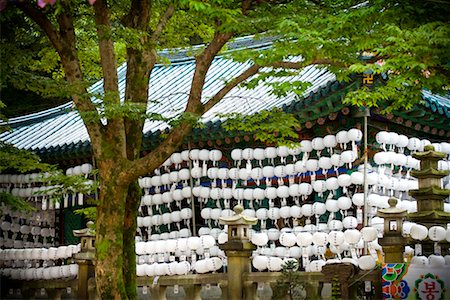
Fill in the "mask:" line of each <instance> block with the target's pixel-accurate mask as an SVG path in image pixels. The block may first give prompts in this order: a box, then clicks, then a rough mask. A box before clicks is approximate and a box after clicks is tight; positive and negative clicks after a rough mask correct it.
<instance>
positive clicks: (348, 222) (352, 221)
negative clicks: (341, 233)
mask: <svg viewBox="0 0 450 300" xmlns="http://www.w3.org/2000/svg"><path fill="white" fill-rule="evenodd" d="M342 224H343V225H344V228H356V227H357V226H358V219H356V218H355V217H353V216H347V217H345V218H344V219H343V220H342Z"/></svg>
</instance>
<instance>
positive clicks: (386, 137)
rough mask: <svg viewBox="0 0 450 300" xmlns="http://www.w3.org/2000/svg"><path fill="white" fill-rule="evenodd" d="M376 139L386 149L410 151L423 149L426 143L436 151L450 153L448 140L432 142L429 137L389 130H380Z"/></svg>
mask: <svg viewBox="0 0 450 300" xmlns="http://www.w3.org/2000/svg"><path fill="white" fill-rule="evenodd" d="M375 139H376V141H377V143H378V144H380V145H381V147H382V148H383V149H384V151H388V150H390V151H393V150H398V151H399V152H400V153H404V150H405V149H408V150H409V151H410V152H416V151H423V149H424V147H425V146H426V145H433V146H434V149H435V150H436V151H440V152H444V153H446V154H450V144H449V143H447V142H441V143H431V142H430V141H429V140H427V139H419V138H416V137H411V138H408V137H407V136H405V135H403V134H398V133H396V132H387V131H380V132H378V133H377V135H376V136H375Z"/></svg>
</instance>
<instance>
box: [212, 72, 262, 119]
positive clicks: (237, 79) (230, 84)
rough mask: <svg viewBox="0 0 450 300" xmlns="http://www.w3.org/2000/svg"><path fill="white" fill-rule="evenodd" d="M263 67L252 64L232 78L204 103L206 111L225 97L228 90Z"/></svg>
mask: <svg viewBox="0 0 450 300" xmlns="http://www.w3.org/2000/svg"><path fill="white" fill-rule="evenodd" d="M260 69H261V67H260V66H258V65H252V66H251V67H249V68H248V69H247V70H245V71H244V72H242V73H241V74H240V75H239V76H237V77H235V78H233V80H231V81H230V82H228V83H227V84H226V85H225V86H224V87H222V88H221V89H220V91H218V92H217V93H216V94H215V95H214V96H213V97H211V99H209V100H208V102H206V103H205V104H204V112H207V111H208V110H210V109H211V108H212V107H213V106H214V105H216V104H217V103H219V102H220V100H222V99H223V97H224V96H225V95H226V94H228V92H230V91H231V90H232V89H233V88H235V87H236V86H237V85H239V84H240V83H242V82H244V81H245V80H247V79H248V78H250V77H251V76H253V75H255V74H257V73H258V71H259V70H260Z"/></svg>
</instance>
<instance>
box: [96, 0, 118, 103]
mask: <svg viewBox="0 0 450 300" xmlns="http://www.w3.org/2000/svg"><path fill="white" fill-rule="evenodd" d="M94 12H95V23H96V25H97V36H98V40H99V48H100V61H101V65H102V72H103V80H104V82H103V87H104V90H105V93H107V92H110V91H113V92H118V79H117V67H116V55H115V53H114V44H113V41H112V39H111V38H110V32H109V31H110V30H111V23H110V21H109V9H108V5H107V3H106V0H97V1H95V4H94ZM115 98H116V99H115V100H117V102H118V100H119V95H116V97H115Z"/></svg>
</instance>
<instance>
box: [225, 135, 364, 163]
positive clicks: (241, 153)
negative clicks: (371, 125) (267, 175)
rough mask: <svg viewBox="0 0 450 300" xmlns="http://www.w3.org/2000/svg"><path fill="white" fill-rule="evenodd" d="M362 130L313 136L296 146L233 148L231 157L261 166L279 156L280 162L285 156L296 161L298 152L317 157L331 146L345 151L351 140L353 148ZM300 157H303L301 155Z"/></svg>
mask: <svg viewBox="0 0 450 300" xmlns="http://www.w3.org/2000/svg"><path fill="white" fill-rule="evenodd" d="M361 139H362V132H361V131H360V130H359V129H356V128H353V129H350V130H349V131H345V130H343V131H340V132H338V133H337V134H336V135H332V134H330V135H326V136H324V137H315V138H313V139H312V140H311V141H310V140H302V141H300V145H299V146H297V147H287V146H279V147H267V148H255V149H252V148H245V149H233V150H232V151H231V158H232V159H233V160H234V161H235V164H236V165H238V166H239V165H240V162H241V161H242V160H245V161H247V164H246V165H249V163H250V161H251V160H257V161H258V162H259V165H260V166H262V161H263V160H265V159H268V160H269V161H270V162H271V163H272V165H273V164H274V159H275V158H277V157H279V158H280V161H281V163H284V162H285V161H286V160H287V158H288V157H289V156H290V157H292V161H296V160H297V159H298V158H299V157H297V156H298V155H300V154H302V153H303V154H304V155H305V154H306V156H309V155H308V154H309V153H311V152H313V151H316V154H317V157H320V155H321V151H323V150H324V149H328V150H329V154H330V155H331V154H332V153H333V148H335V147H336V146H338V144H339V145H340V148H341V150H343V151H345V150H346V149H347V143H349V142H351V143H352V144H353V146H352V149H354V148H355V145H354V143H356V142H359V141H361ZM302 159H304V157H303V156H302Z"/></svg>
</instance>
